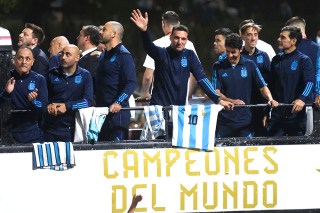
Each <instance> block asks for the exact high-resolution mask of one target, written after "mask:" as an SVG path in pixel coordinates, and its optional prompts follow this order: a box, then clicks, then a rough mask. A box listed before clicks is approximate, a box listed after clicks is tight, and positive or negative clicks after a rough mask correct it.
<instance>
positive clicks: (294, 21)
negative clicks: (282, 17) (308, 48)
mask: <svg viewBox="0 0 320 213" xmlns="http://www.w3.org/2000/svg"><path fill="white" fill-rule="evenodd" d="M296 24H302V25H304V26H306V25H307V23H306V20H304V18H302V17H299V16H294V17H292V18H290V19H289V20H288V21H287V22H286V24H285V26H291V25H296Z"/></svg>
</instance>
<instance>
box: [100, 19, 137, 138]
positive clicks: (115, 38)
mask: <svg viewBox="0 0 320 213" xmlns="http://www.w3.org/2000/svg"><path fill="white" fill-rule="evenodd" d="M123 33H124V29H123V26H122V25H121V24H120V23H119V22H115V21H110V22H107V23H106V24H105V25H104V26H103V28H102V30H101V31H100V42H101V43H102V44H104V46H105V47H106V49H105V50H104V51H103V52H102V53H101V56H100V61H99V64H98V67H97V70H96V71H97V73H96V74H97V77H96V93H95V95H96V105H97V106H98V107H109V112H110V113H109V114H108V116H107V118H106V119H105V122H104V124H103V126H102V128H101V131H100V134H99V141H121V140H126V139H128V129H129V122H130V112H129V111H128V110H126V111H124V110H121V108H122V107H129V103H128V99H129V97H130V95H131V94H132V93H133V92H134V90H135V89H136V68H135V62H134V59H133V56H132V55H131V53H130V52H129V51H128V50H127V49H126V48H125V47H124V45H123V44H122V37H123Z"/></svg>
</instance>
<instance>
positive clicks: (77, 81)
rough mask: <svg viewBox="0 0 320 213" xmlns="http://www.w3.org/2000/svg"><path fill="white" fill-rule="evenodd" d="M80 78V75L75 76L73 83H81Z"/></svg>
mask: <svg viewBox="0 0 320 213" xmlns="http://www.w3.org/2000/svg"><path fill="white" fill-rule="evenodd" d="M81 80H82V76H80V75H79V76H76V77H75V78H74V83H76V84H80V83H81Z"/></svg>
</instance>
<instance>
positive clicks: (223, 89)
mask: <svg viewBox="0 0 320 213" xmlns="http://www.w3.org/2000/svg"><path fill="white" fill-rule="evenodd" d="M131 20H132V22H133V23H134V24H135V25H136V26H137V28H138V29H139V30H140V31H141V39H142V43H143V47H144V50H145V52H146V53H147V57H146V61H145V63H144V67H145V68H146V70H145V74H144V76H143V79H142V90H141V97H140V98H143V99H144V98H147V99H149V100H150V105H161V106H170V105H185V104H188V101H189V100H190V98H192V93H193V91H194V90H195V87H196V85H199V86H200V88H201V89H202V90H203V92H204V93H205V94H206V95H205V99H211V101H212V103H214V104H220V105H222V106H223V107H224V110H222V111H221V112H220V113H219V115H218V122H217V128H216V137H217V138H223V137H247V138H251V137H253V136H284V135H292V136H301V135H308V134H310V132H311V131H312V125H311V124H310V122H309V121H310V120H311V123H312V113H307V112H308V109H310V108H308V107H307V108H306V107H305V105H306V104H309V105H310V104H312V103H315V104H316V105H317V106H319V105H320V60H319V59H320V47H319V46H318V44H316V43H315V42H313V41H311V40H310V39H307V37H306V34H305V27H306V22H305V20H304V19H303V18H301V17H293V18H291V19H290V20H288V21H287V23H285V25H284V27H283V28H282V29H280V34H279V36H278V44H279V51H277V52H278V53H277V54H276V53H275V51H274V50H273V48H272V47H271V45H269V44H267V43H266V42H264V41H261V40H259V33H260V31H261V30H262V27H261V25H259V24H257V23H255V22H254V21H253V20H252V19H248V20H244V21H243V22H241V23H240V25H239V32H232V31H231V30H230V29H229V28H227V27H226V28H219V29H216V30H215V32H214V43H213V47H214V51H215V52H216V53H217V54H219V59H218V60H217V61H215V62H213V66H212V72H211V76H210V78H208V77H207V76H206V75H205V73H204V71H203V67H202V65H201V62H200V60H199V58H198V56H197V54H196V50H195V48H194V46H193V44H192V42H190V41H189V40H188V35H189V30H188V28H187V27H186V26H185V25H182V24H180V20H179V16H178V14H177V13H175V12H174V11H167V12H165V13H164V14H163V16H162V22H161V26H162V29H163V32H164V34H165V35H164V37H162V38H160V39H158V40H156V41H154V42H153V41H151V39H150V36H149V33H148V14H147V13H141V12H140V11H139V10H133V12H132V14H131ZM123 36H124V28H123V26H122V24H121V23H119V22H117V21H108V22H106V23H105V24H104V25H103V26H100V27H98V26H93V25H86V26H83V27H82V29H81V30H80V32H79V36H78V37H77V45H74V44H70V43H69V41H68V39H67V38H66V37H64V36H62V35H59V36H57V37H55V38H54V39H53V40H52V41H51V43H50V48H49V54H50V55H49V57H48V56H47V55H46V54H45V53H44V51H43V50H41V49H40V45H41V43H42V42H43V40H44V39H45V35H44V32H43V30H42V28H41V27H39V26H37V25H35V24H31V23H27V24H25V27H24V29H23V30H22V32H21V34H19V42H18V50H17V51H16V55H15V56H14V60H13V61H14V66H15V69H13V70H12V71H11V73H10V75H11V77H10V79H9V80H8V82H7V84H6V86H5V88H4V90H3V91H2V92H1V93H0V103H1V102H4V101H10V102H11V105H12V110H13V113H12V115H11V118H10V124H11V127H10V128H11V132H12V135H13V137H14V139H15V140H16V142H18V143H33V142H44V141H58V140H59V141H73V139H74V127H75V113H76V112H77V111H78V110H79V109H82V108H87V107H91V106H96V107H108V109H109V114H108V115H107V117H106V119H105V121H104V123H103V125H102V127H101V131H100V133H99V140H100V141H105V140H107V141H121V140H126V139H128V130H129V123H130V112H129V111H127V110H121V109H122V108H123V107H129V97H130V96H132V94H133V92H134V91H135V89H136V84H137V79H136V67H135V61H134V56H133V55H132V54H131V53H130V51H129V50H128V49H127V48H126V47H125V46H124V44H123V43H122V38H123ZM209 79H211V80H209ZM151 88H152V89H151ZM279 103H280V104H279ZM258 104H262V105H263V106H265V107H264V108H263V107H255V108H252V109H251V108H248V107H241V106H242V105H258ZM281 104H284V105H285V106H281ZM309 111H310V110H309ZM311 111H312V109H311ZM169 127H171V126H170V125H169Z"/></svg>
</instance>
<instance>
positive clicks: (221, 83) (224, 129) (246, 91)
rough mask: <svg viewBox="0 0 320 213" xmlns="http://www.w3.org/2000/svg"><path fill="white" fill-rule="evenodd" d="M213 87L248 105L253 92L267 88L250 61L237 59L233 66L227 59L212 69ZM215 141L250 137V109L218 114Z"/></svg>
mask: <svg viewBox="0 0 320 213" xmlns="http://www.w3.org/2000/svg"><path fill="white" fill-rule="evenodd" d="M212 70H213V72H214V75H213V76H215V78H213V85H214V87H215V88H216V89H219V90H220V91H221V93H222V94H224V95H225V96H226V97H228V98H231V99H240V100H242V101H243V102H244V103H245V104H250V103H251V94H252V90H254V89H256V88H259V89H260V88H262V87H264V86H266V83H265V81H264V79H263V77H262V75H261V73H260V71H259V68H258V67H257V66H256V65H255V63H254V62H253V61H252V60H248V59H246V58H244V57H243V56H242V55H241V56H240V61H239V62H238V64H237V65H236V66H232V65H231V64H230V62H229V61H228V59H227V58H226V59H224V60H222V61H217V62H216V63H214V65H213V69H212ZM216 134H217V135H216V137H218V138H219V137H251V111H250V109H249V108H235V109H234V110H231V111H221V112H219V115H218V123H217V133H216Z"/></svg>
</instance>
